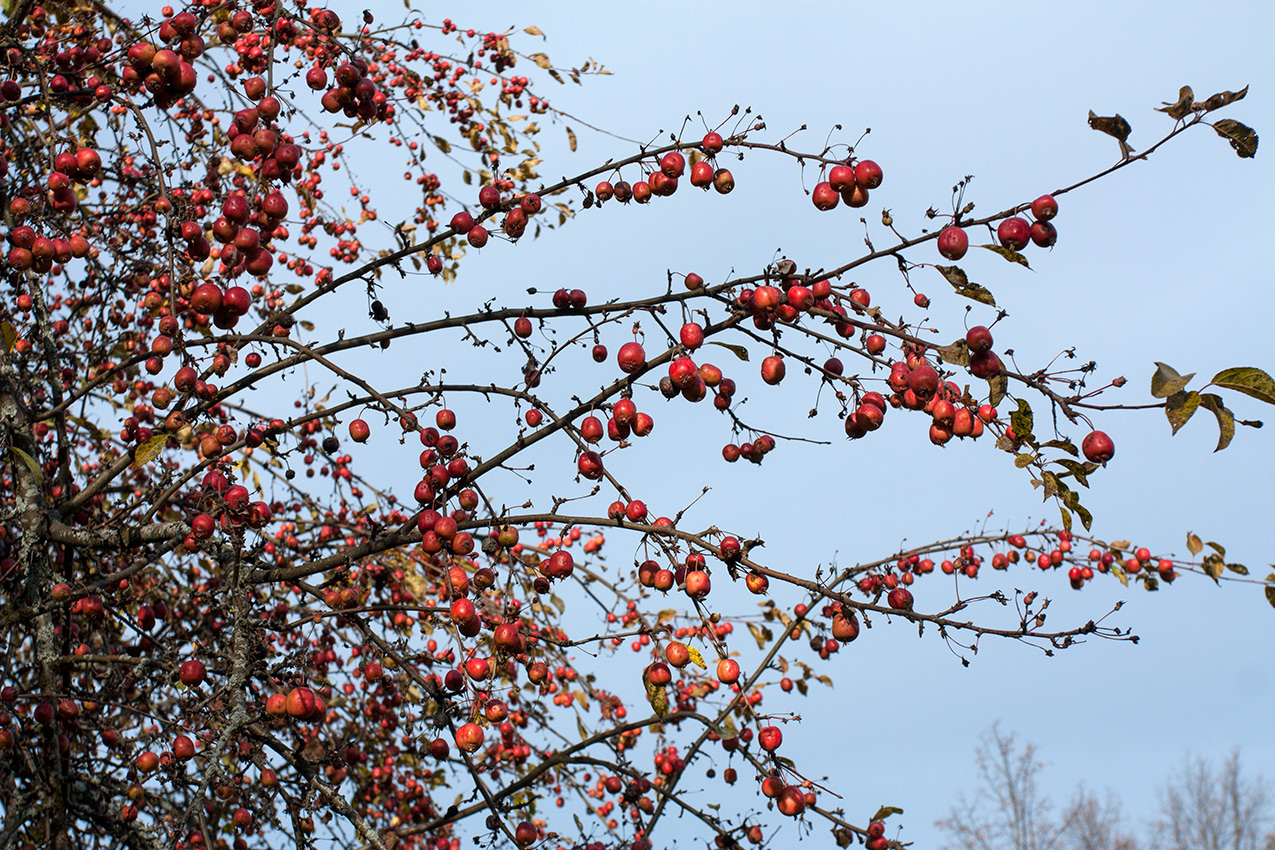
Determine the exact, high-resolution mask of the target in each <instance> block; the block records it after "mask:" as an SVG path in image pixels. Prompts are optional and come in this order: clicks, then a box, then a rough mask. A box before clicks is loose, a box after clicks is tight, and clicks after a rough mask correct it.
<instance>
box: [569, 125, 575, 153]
mask: <svg viewBox="0 0 1275 850" xmlns="http://www.w3.org/2000/svg"><path fill="white" fill-rule="evenodd" d="M567 141H568V142H569V143H570V144H571V150H573V151H574V150H575V149H576V145H577V142H576V134H575V131H574V130H572V129H571V128H570V127H568V128H567Z"/></svg>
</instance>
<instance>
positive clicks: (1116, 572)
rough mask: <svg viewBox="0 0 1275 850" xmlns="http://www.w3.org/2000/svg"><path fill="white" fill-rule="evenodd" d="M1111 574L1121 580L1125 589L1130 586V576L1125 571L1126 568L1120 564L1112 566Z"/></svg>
mask: <svg viewBox="0 0 1275 850" xmlns="http://www.w3.org/2000/svg"><path fill="white" fill-rule="evenodd" d="M1111 574H1112V575H1113V576H1115V577H1116V578H1117V579H1119V580H1120V583H1121V584H1123V585H1124V586H1125V587H1128V586H1129V574H1128V573H1126V572H1125V571H1124V567H1122V566H1120V564H1118V563H1114V564H1112V565H1111Z"/></svg>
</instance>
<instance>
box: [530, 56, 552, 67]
mask: <svg viewBox="0 0 1275 850" xmlns="http://www.w3.org/2000/svg"><path fill="white" fill-rule="evenodd" d="M527 58H529V59H530V60H531V61H532V62H535V63H536V67H538V68H542V69H544V68H552V67H553V63H552V62H550V61H549V57H548V56H547V55H545V54H544V53H533V54H531V56H529V57H527Z"/></svg>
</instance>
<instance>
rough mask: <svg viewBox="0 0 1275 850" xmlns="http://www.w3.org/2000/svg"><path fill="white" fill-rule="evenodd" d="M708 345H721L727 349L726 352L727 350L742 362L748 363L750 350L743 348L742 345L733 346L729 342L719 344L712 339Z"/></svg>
mask: <svg viewBox="0 0 1275 850" xmlns="http://www.w3.org/2000/svg"><path fill="white" fill-rule="evenodd" d="M708 344H709V345H720V346H721V347H722V348H724V349H726V350H727V351H729V352H730V353H731V354H734V355H735V356H736V357H738V358H739V359H740V360H743V361H745V362H747V361H748V349H747V348H744V346H742V345H732V344H731V343H729V342H718V341H717V340H715V339H710V340H709V341H708Z"/></svg>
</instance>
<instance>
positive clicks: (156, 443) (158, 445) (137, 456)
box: [133, 434, 168, 469]
mask: <svg viewBox="0 0 1275 850" xmlns="http://www.w3.org/2000/svg"><path fill="white" fill-rule="evenodd" d="M167 442H168V435H167V434H156V435H155V436H153V437H151V438H150V439H149V440H147V441H146V442H144V443H142V444H141V445H140V446H138V447H137V449H136V450H134V452H133V468H134V469H137V468H139V467H142V466H145V465H146V464H148V463H150V462H151V461H152V460H154V459H155V458H157V457H159V453H160V452H161V451H163V450H164V444H165V443H167Z"/></svg>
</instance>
